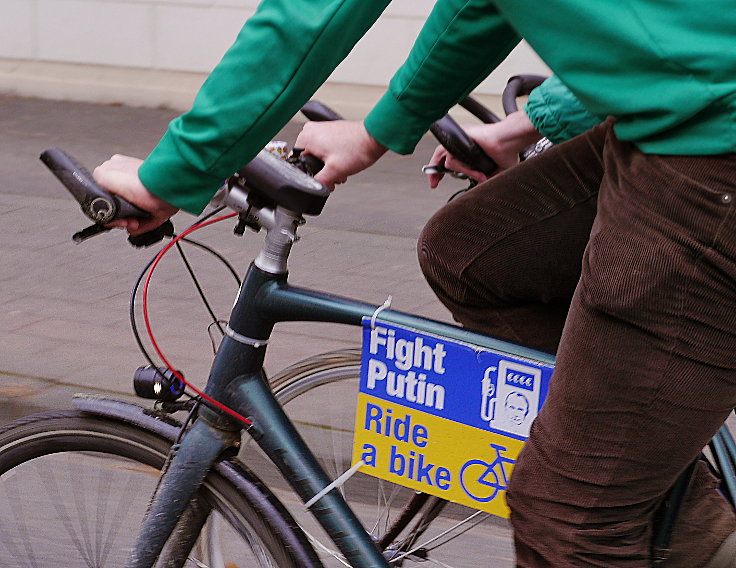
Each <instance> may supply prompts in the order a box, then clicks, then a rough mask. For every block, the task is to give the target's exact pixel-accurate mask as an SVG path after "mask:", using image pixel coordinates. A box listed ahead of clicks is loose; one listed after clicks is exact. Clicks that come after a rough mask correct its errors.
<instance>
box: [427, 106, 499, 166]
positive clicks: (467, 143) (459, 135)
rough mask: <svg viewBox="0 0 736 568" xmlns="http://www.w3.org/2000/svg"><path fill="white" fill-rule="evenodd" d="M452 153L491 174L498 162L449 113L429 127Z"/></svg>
mask: <svg viewBox="0 0 736 568" xmlns="http://www.w3.org/2000/svg"><path fill="white" fill-rule="evenodd" d="M429 130H430V131H431V132H432V134H434V136H435V138H437V140H439V143H440V144H442V145H443V146H444V147H445V148H446V149H447V151H448V152H450V154H452V155H453V156H455V157H456V158H457V159H458V160H460V161H461V162H462V163H464V164H466V165H467V166H470V167H471V168H473V169H474V170H477V171H479V172H483V173H484V174H486V175H491V174H492V173H493V172H495V171H496V170H497V169H498V164H496V162H494V161H493V159H492V158H491V157H490V156H488V154H486V153H485V152H484V151H483V149H482V148H481V147H480V146H478V144H477V143H476V142H475V140H473V139H472V138H471V137H470V136H468V135H467V133H466V132H465V131H464V130H463V129H462V127H461V126H460V125H459V124H458V123H457V122H455V119H453V118H452V117H451V116H450V115H449V114H448V115H445V116H444V117H442V118H441V119H439V120H438V121H437V122H435V123H434V124H433V125H432V126H431V127H430V129H429Z"/></svg>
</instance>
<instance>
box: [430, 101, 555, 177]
mask: <svg viewBox="0 0 736 568" xmlns="http://www.w3.org/2000/svg"><path fill="white" fill-rule="evenodd" d="M463 130H465V132H467V134H468V136H470V137H471V138H472V139H473V140H475V142H476V143H477V144H478V145H479V146H480V147H481V148H482V149H483V150H484V151H485V153H486V154H488V155H489V156H490V157H491V158H493V160H494V161H495V162H496V163H497V164H498V168H499V169H498V170H497V171H501V170H504V169H507V168H510V167H511V166H514V165H516V164H518V163H519V152H521V151H522V150H523V149H524V148H526V147H527V146H529V145H530V144H533V143H535V142H536V141H537V140H539V139H540V138H541V137H542V135H541V134H540V133H539V131H538V130H537V129H536V128H535V127H534V125H533V124H532V123H531V121H530V120H529V117H528V116H527V115H526V113H525V112H524V111H523V110H520V111H517V112H515V113H512V114H510V115H509V116H507V117H506V118H505V119H503V120H502V121H501V122H496V123H493V124H473V125H470V126H463ZM429 165H430V166H438V165H441V166H444V167H445V168H447V169H448V170H454V171H456V172H461V173H464V174H466V175H468V176H470V177H471V178H473V179H474V180H476V181H478V182H483V181H486V180H487V179H488V176H487V175H485V174H484V173H482V172H479V171H477V170H474V169H472V168H470V167H468V166H467V165H466V164H464V163H462V162H461V161H460V160H458V159H457V158H455V156H453V155H452V154H450V153H449V152H448V151H447V150H445V148H444V146H437V148H435V151H434V153H433V154H432V157H431V158H430V160H429ZM443 176H444V174H429V176H428V178H429V187H431V188H435V187H437V185H438V184H439V183H440V180H441V179H442V177H443Z"/></svg>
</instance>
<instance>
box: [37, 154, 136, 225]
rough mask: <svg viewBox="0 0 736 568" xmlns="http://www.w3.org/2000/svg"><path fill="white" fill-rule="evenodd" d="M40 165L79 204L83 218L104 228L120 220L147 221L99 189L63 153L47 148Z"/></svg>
mask: <svg viewBox="0 0 736 568" xmlns="http://www.w3.org/2000/svg"><path fill="white" fill-rule="evenodd" d="M41 161H42V162H43V163H44V164H45V165H46V167H48V168H49V170H51V173H53V174H54V175H55V176H56V177H57V178H58V179H59V181H61V183H63V184H64V186H65V187H66V188H67V189H68V190H69V192H70V193H71V194H72V195H73V196H74V198H75V199H76V200H77V201H78V202H79V205H80V206H81V208H82V211H83V212H84V214H85V215H87V217H89V218H90V219H91V220H92V221H94V222H95V223H96V224H98V225H104V224H105V223H109V222H110V221H114V220H115V219H119V218H123V217H138V218H141V219H145V218H146V217H149V214H148V212H147V211H144V210H143V209H140V208H139V207H136V206H135V205H133V204H132V203H130V202H128V201H126V200H125V199H123V198H122V197H120V196H117V195H114V194H112V193H110V192H109V191H106V190H105V189H103V188H102V187H101V186H100V185H99V184H98V183H97V182H96V181H95V180H94V178H93V177H92V174H90V173H89V171H88V170H87V169H86V168H85V167H84V166H82V165H80V164H79V163H78V162H77V161H76V160H75V159H74V158H72V157H71V156H70V155H69V154H67V153H66V152H64V151H63V150H61V149H59V148H49V149H48V150H45V151H44V152H43V153H42V154H41Z"/></svg>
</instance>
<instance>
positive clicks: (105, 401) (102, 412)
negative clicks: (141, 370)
mask: <svg viewBox="0 0 736 568" xmlns="http://www.w3.org/2000/svg"><path fill="white" fill-rule="evenodd" d="M73 403H74V408H76V409H77V410H79V411H80V412H86V413H87V414H94V415H95V416H101V417H103V418H110V419H112V420H118V421H120V422H127V423H128V424H132V425H134V426H138V427H140V428H143V429H144V430H148V431H149V432H152V433H154V434H157V435H158V436H160V437H162V438H164V439H165V440H169V441H170V442H175V441H176V438H177V436H178V435H179V432H180V431H181V423H179V422H178V421H177V420H174V419H173V418H171V417H167V418H166V419H163V418H161V417H157V416H154V415H152V414H151V412H150V411H149V409H147V408H144V407H142V406H138V405H137V404H133V403H130V402H123V401H122V400H115V399H112V398H106V397H104V396H98V395H88V394H77V395H74V399H73Z"/></svg>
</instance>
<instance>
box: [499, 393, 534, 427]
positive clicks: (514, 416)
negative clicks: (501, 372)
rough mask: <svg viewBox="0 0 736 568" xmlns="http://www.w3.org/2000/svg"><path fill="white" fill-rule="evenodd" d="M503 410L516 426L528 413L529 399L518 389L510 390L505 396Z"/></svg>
mask: <svg viewBox="0 0 736 568" xmlns="http://www.w3.org/2000/svg"><path fill="white" fill-rule="evenodd" d="M504 410H505V412H506V416H507V417H508V419H509V420H511V422H513V423H514V424H516V425H517V426H518V425H521V423H522V422H524V420H526V417H527V414H529V401H528V400H527V398H526V397H525V396H524V395H523V394H521V393H520V392H518V391H513V392H510V393H509V394H508V396H507V397H506V403H505V404H504Z"/></svg>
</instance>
